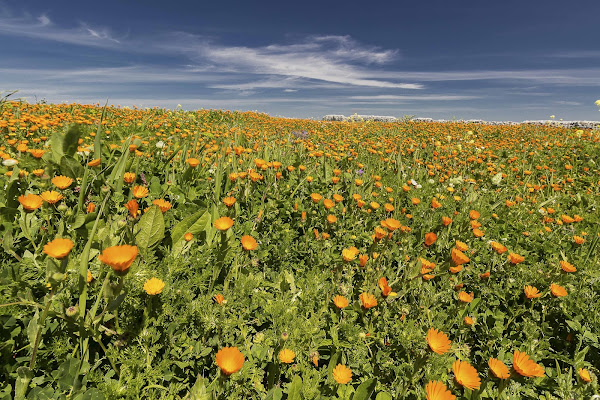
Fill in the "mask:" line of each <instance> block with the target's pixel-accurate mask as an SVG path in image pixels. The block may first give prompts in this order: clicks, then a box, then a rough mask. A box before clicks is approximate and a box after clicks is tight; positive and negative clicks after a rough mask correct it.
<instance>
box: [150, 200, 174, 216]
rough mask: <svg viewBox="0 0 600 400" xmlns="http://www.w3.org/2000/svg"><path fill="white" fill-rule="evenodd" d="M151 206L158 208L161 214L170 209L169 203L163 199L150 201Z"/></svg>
mask: <svg viewBox="0 0 600 400" xmlns="http://www.w3.org/2000/svg"><path fill="white" fill-rule="evenodd" d="M152 204H154V205H155V206H158V208H160V211H162V213H163V214H164V213H166V212H167V211H169V210H170V209H171V203H169V202H168V201H166V200H163V199H156V200H154V201H152Z"/></svg>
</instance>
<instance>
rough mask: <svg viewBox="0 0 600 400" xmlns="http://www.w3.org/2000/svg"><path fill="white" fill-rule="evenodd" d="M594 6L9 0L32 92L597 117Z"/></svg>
mask: <svg viewBox="0 0 600 400" xmlns="http://www.w3.org/2000/svg"><path fill="white" fill-rule="evenodd" d="M599 18H600V1H598V0H589V1H588V0H579V1H573V2H565V1H555V0H548V1H538V0H529V1H523V0H519V1H513V0H504V1H502V2H490V1H485V0H478V1H470V0H465V1H458V2H449V1H446V0H444V1H438V0H436V1H427V0H423V1H411V2H406V1H400V0H397V1H389V2H378V1H370V2H364V1H363V2H352V1H345V2H334V1H327V0H324V1H323V0H322V1H318V2H314V1H294V2H292V1H285V0H279V1H225V0H222V1H212V2H206V1H199V0H197V1H189V2H188V1H171V2H165V1H162V2H158V1H152V0H148V1H143V2H142V1H132V0H128V1H125V0H120V1H115V0H104V1H102V2H99V1H94V2H91V1H79V2H74V1H61V0H57V1H5V0H0V54H1V55H2V56H1V57H0V90H16V89H18V90H19V93H18V96H20V97H23V98H26V99H27V100H28V101H30V102H35V101H36V99H37V100H41V99H44V100H46V101H48V102H65V101H66V102H82V103H97V102H100V103H104V102H105V101H106V100H107V99H108V101H109V103H111V104H121V105H128V106H132V105H137V106H141V107H154V106H158V107H167V108H175V107H177V105H178V104H181V105H182V106H183V108H185V109H198V108H222V109H230V110H257V111H261V112H267V113H269V114H271V115H281V116H287V117H303V118H320V117H321V116H322V115H325V114H332V113H333V114H345V115H351V114H353V113H355V112H356V113H359V114H378V115H394V116H397V117H402V116H404V115H417V116H419V117H432V118H445V119H452V118H464V119H470V118H479V119H486V120H514V121H521V120H526V119H548V118H549V116H550V115H556V118H557V119H559V118H563V119H565V120H569V119H585V120H599V119H600V113H599V112H598V108H597V107H596V106H595V105H594V101H596V100H597V99H599V98H600V42H599V39H598V38H599V35H598V32H599V31H598V26H599V21H600V19H599Z"/></svg>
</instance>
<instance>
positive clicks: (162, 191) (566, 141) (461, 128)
mask: <svg viewBox="0 0 600 400" xmlns="http://www.w3.org/2000/svg"><path fill="white" fill-rule="evenodd" d="M2 107H3V110H4V111H3V114H2V115H3V116H2V117H1V119H0V122H1V123H0V130H2V132H3V133H4V136H3V138H2V139H1V140H2V141H3V142H2V144H1V146H3V150H2V154H6V157H4V156H3V158H7V157H11V158H14V159H18V164H17V165H14V166H10V167H9V166H6V167H5V166H3V167H2V168H3V170H2V172H3V173H6V172H10V173H9V174H8V175H0V181H2V182H1V183H2V185H3V187H4V188H5V190H4V191H2V193H0V238H2V248H1V250H0V255H1V257H0V399H4V398H6V399H9V398H22V399H41V398H49V399H63V398H68V399H78V400H84V399H88V400H95V399H121V398H124V399H138V398H152V399H154V398H156V399H160V398H165V399H198V400H209V399H211V400H212V399H214V400H216V399H265V398H266V399H273V400H280V399H281V400H283V399H288V400H291V399H306V400H308V399H338V400H342V399H344V400H366V399H375V400H390V399H396V398H397V399H424V398H425V397H426V393H425V387H426V385H427V384H428V382H429V381H433V380H436V381H441V382H443V383H444V384H445V385H446V387H447V388H448V390H450V391H451V392H452V393H453V394H454V395H456V396H457V397H458V398H461V399H502V398H506V399H508V398H519V399H539V398H544V399H567V398H589V397H591V396H593V395H594V394H597V393H598V375H599V374H600V371H599V370H598V365H600V356H599V354H600V339H599V336H598V335H600V301H599V300H600V297H599V293H600V279H599V278H598V271H599V268H600V260H599V258H598V255H597V249H598V242H599V241H600V236H599V233H600V232H599V231H598V228H597V227H598V225H599V224H600V219H599V216H598V213H597V212H596V211H597V209H598V208H599V207H600V204H599V202H598V198H599V195H600V192H599V189H598V188H599V187H600V186H599V184H598V176H599V175H598V173H599V171H598V169H597V166H596V164H595V163H594V162H593V160H594V159H597V158H598V156H600V148H599V141H598V138H599V137H598V136H597V135H596V134H594V133H593V132H583V133H581V132H579V133H576V132H571V131H567V130H563V129H560V128H557V127H552V126H549V127H533V126H519V127H498V126H494V127H492V126H490V127H488V126H484V125H476V124H444V125H442V124H435V123H430V124H428V123H421V122H416V121H404V122H402V123H389V124H387V123H374V122H369V123H364V122H360V121H354V122H344V123H327V124H324V123H321V122H314V121H301V120H283V119H272V118H270V117H268V116H265V115H262V114H253V113H239V112H225V111H212V110H210V111H209V110H203V111H198V112H183V111H180V110H177V111H175V112H171V111H165V110H125V109H120V108H114V107H104V108H101V107H83V106H73V105H69V106H67V105H64V106H63V105H60V106H59V105H36V106H31V105H23V104H20V103H16V102H6V103H4V104H3V105H2ZM32 116H35V117H36V118H31V117H32ZM46 118H52V119H51V121H52V122H53V124H50V123H49V122H50V120H48V123H46V124H44V123H43V121H45V119H46ZM38 120H39V121H42V122H35V121H38ZM406 120H408V118H406ZM4 121H6V124H4V123H3V122H4ZM11 121H18V123H17V122H11ZM57 121H59V122H58V123H57ZM73 121H78V125H71V123H72V122H73ZM42 138H46V139H42ZM23 140H27V143H22V141H23ZM23 144H26V145H27V146H29V148H35V149H40V150H44V151H45V154H44V155H43V156H42V158H41V159H39V158H35V157H33V155H32V154H31V153H30V152H27V151H26V150H25V149H24V148H23V147H22V145H23ZM45 144H48V146H47V147H46V146H45ZM19 146H20V147H19ZM92 147H93V149H92ZM19 148H20V150H19ZM92 154H93V156H92ZM92 158H94V159H97V158H101V164H100V165H98V166H96V167H92V166H89V165H88V163H89V162H90V161H91V159H92ZM190 158H195V159H197V160H198V165H197V166H196V165H195V164H194V163H189V162H188V161H187V160H188V159H190ZM192 165H194V166H192ZM40 170H41V171H42V172H40ZM34 171H36V173H34ZM125 172H131V173H133V174H135V179H134V181H133V182H132V183H126V182H124V179H123V175H124V173H125ZM11 173H12V174H11ZM61 174H62V175H66V176H70V177H72V178H73V179H74V183H73V184H72V185H71V186H70V187H69V188H67V189H58V188H57V187H56V186H54V185H53V184H52V181H51V178H52V177H54V176H57V175H61ZM9 175H10V176H9ZM357 180H360V181H357ZM135 186H142V187H145V188H147V189H148V194H147V195H146V196H143V195H142V196H139V197H138V198H136V197H135V196H134V193H133V192H134V191H133V188H134V187H135ZM388 188H389V189H388ZM50 190H54V191H57V192H59V193H60V194H61V195H62V199H60V200H58V201H57V203H56V204H50V203H49V202H48V201H45V202H43V204H42V205H41V206H40V207H39V208H36V209H34V210H27V209H25V208H24V206H23V205H21V203H20V202H19V196H21V195H24V194H27V193H34V194H38V195H41V194H42V193H44V192H46V191H50ZM313 193H314V194H319V195H321V196H322V199H321V200H319V201H314V200H313V198H311V194H313ZM336 196H341V198H338V197H336ZM225 197H232V198H234V199H235V202H234V204H231V203H229V204H227V205H226V204H224V202H223V198H225ZM315 198H316V197H315ZM434 199H435V200H436V202H439V204H440V207H439V208H433V206H432V204H433V200H434ZM130 200H135V201H136V202H137V205H138V206H139V211H140V213H139V214H132V213H130V211H129V210H128V209H126V208H125V207H124V204H125V203H127V202H128V201H130ZM157 200H159V201H160V202H159V203H160V204H163V206H164V210H165V211H164V212H163V211H161V208H160V207H159V206H158V205H155V204H154V202H155V201H157ZM324 200H328V202H327V203H325V201H324ZM362 202H364V203H362ZM92 203H93V205H94V207H91V208H88V207H90V204H92ZM92 209H93V210H92ZM471 210H475V211H478V212H479V213H480V216H479V217H477V218H474V217H472V216H471V215H470V211H471ZM224 216H226V217H229V218H231V219H232V220H233V221H234V224H233V226H232V227H231V228H229V229H227V230H226V231H220V230H219V228H218V227H216V226H215V221H216V220H217V218H219V217H224ZM328 216H335V221H334V220H333V219H331V218H330V219H328ZM442 217H447V218H451V219H452V221H451V222H450V223H448V224H446V223H445V222H444V220H443V219H442ZM565 217H569V218H565ZM575 217H577V218H576V219H575ZM387 218H393V219H394V220H395V221H397V222H398V223H399V225H400V227H398V228H393V227H391V225H389V224H388V223H387V222H384V223H382V221H386V219H387ZM392 222H393V221H392ZM477 224H481V226H480V227H479V228H478V229H481V231H482V233H483V236H481V235H478V234H476V231H475V230H474V229H475V226H476V225H477ZM221 228H222V227H221ZM376 228H377V230H376ZM380 232H383V235H382V236H381V239H376V237H377V236H375V235H377V234H379V233H380ZM430 232H434V233H436V235H437V239H436V241H435V243H433V244H430V245H429V246H426V245H425V244H424V240H425V235H426V234H427V233H430ZM188 233H189V234H191V239H190V236H189V235H188V236H187V238H186V234H188ZM245 235H248V236H251V237H252V238H254V239H255V240H256V241H257V246H256V248H253V249H244V247H243V246H242V242H241V239H242V237H243V236H245ZM576 236H577V237H580V238H582V239H584V240H585V241H584V242H581V244H577V243H576V241H575V237H576ZM55 238H70V239H71V240H72V241H73V244H74V246H73V248H72V249H71V250H70V253H69V255H68V256H65V257H64V258H60V257H58V258H53V256H52V255H49V254H47V253H48V251H45V250H44V248H45V246H46V245H47V244H48V243H49V242H51V241H52V240H54V239H55ZM188 239H189V240H188ZM457 241H460V242H463V243H464V244H465V245H466V246H467V247H468V249H467V250H465V251H464V254H465V255H466V256H467V257H468V258H469V262H468V263H466V264H465V265H463V268H462V269H461V270H460V271H458V270H456V265H455V264H453V261H452V256H451V252H452V249H453V248H455V247H457V246H458V245H459V244H458V243H457ZM491 241H495V242H498V243H501V244H502V245H504V246H506V248H507V252H506V253H503V254H499V253H498V251H497V250H494V248H493V247H492V246H491V244H490V242H491ZM125 244H127V245H136V246H137V247H138V250H139V254H138V255H137V257H135V258H134V259H132V260H128V253H127V250H123V249H122V250H121V252H120V253H118V254H117V255H113V256H112V258H110V257H108V256H106V255H103V256H102V257H100V258H102V259H103V260H104V261H103V262H101V261H100V259H99V257H98V256H99V255H101V254H103V253H104V252H105V251H106V250H107V249H108V248H111V247H113V246H119V245H125ZM352 247H355V248H356V249H357V252H358V254H356V257H355V258H354V259H352V257H350V259H348V256H347V254H348V253H347V252H345V253H344V252H343V251H344V250H348V249H350V248H352ZM511 252H512V253H516V254H519V255H521V256H523V257H524V260H523V262H521V263H511V262H510V261H509V259H508V257H507V255H508V254H509V253H511ZM350 253H351V254H353V253H352V252H350ZM344 257H346V261H345V260H344ZM361 257H363V258H361ZM364 257H366V258H364ZM109 258H110V259H109ZM363 260H364V262H363ZM127 261H131V262H129V263H128V262H127ZM427 261H429V262H431V263H434V264H435V266H434V267H432V270H431V271H424V270H423V268H424V266H425V265H426V262H427ZM561 261H563V262H564V261H567V262H569V263H570V264H572V265H573V266H575V267H576V269H577V270H576V271H575V272H565V271H564V270H563V268H562V267H561ZM125 265H126V267H125ZM88 272H89V275H88ZM487 273H489V275H487ZM382 277H385V278H386V280H387V285H388V287H389V290H388V289H387V288H386V287H385V285H384V284H383V283H382V281H380V278H382ZM152 278H157V279H159V280H160V282H162V283H164V287H162V286H160V285H155V286H152V285H151V283H152V282H156V280H153V279H152ZM552 284H558V285H560V286H561V287H563V288H564V289H565V290H566V292H567V295H566V296H563V297H559V296H557V295H556V294H553V292H552V289H551V285H552ZM526 285H531V286H535V287H536V288H538V289H539V291H540V293H541V297H539V298H534V299H530V298H527V297H526V295H525V293H524V287H525V286H526ZM388 291H390V293H388ZM460 292H465V294H470V293H472V296H473V300H472V301H470V302H468V303H465V302H461V301H459V293H460ZM363 293H369V294H372V295H373V296H374V297H375V299H376V300H377V305H375V306H373V307H366V306H365V305H364V304H363V303H362V301H361V297H360V296H361V294H363ZM337 295H340V296H344V297H345V298H346V299H347V300H348V302H349V304H348V306H347V307H344V308H341V309H340V308H338V307H336V305H335V304H334V303H333V298H334V297H335V296H337ZM463 298H464V297H463ZM467 317H468V318H470V320H469V319H466V320H465V318H467ZM467 322H469V323H467ZM471 322H472V323H471ZM432 327H433V328H435V329H437V330H440V331H442V332H444V333H445V334H446V335H448V337H449V339H450V340H451V342H452V345H451V348H450V350H449V351H447V352H445V353H443V354H437V353H434V352H432V351H431V349H430V347H429V346H428V343H427V340H426V336H427V332H428V330H429V328H432ZM233 346H235V347H237V348H238V349H239V350H240V351H241V352H242V354H243V356H244V363H243V365H242V366H241V368H240V369H239V371H236V372H234V373H232V374H230V375H225V373H224V372H221V371H220V369H219V366H218V365H216V354H217V352H218V351H219V350H221V349H223V348H224V347H233ZM283 349H289V350H292V351H293V352H294V354H295V357H294V360H293V362H291V363H286V362H283V361H282V360H280V358H279V356H278V355H279V353H280V352H281V351H282V350H283ZM515 350H519V351H523V352H525V353H527V354H528V355H529V356H530V357H531V359H532V360H534V361H535V362H536V363H537V364H539V365H541V366H542V367H543V368H544V371H545V373H544V376H543V377H538V378H528V377H523V376H521V375H520V374H519V373H518V372H516V370H515V369H514V368H512V367H513V359H512V357H513V354H514V352H515ZM491 358H496V359H499V360H501V361H502V362H504V363H505V364H506V365H507V366H508V367H509V368H510V369H511V377H510V379H508V380H505V381H501V380H499V379H498V378H496V377H495V376H494V374H493V373H492V372H491V371H490V369H489V366H488V361H489V360H490V359H491ZM457 359H460V360H465V361H468V362H469V363H470V364H471V365H472V366H473V367H474V368H475V369H476V370H477V372H478V376H479V378H480V379H481V386H480V388H479V389H477V390H473V391H471V390H468V389H465V388H463V387H462V386H461V385H460V384H459V383H458V382H457V381H456V379H455V374H454V372H453V371H452V363H453V362H454V361H455V360H457ZM339 364H341V365H343V366H346V367H347V368H349V369H350V370H351V371H352V378H351V380H350V381H349V382H348V383H345V384H342V383H338V382H337V381H336V380H335V378H334V376H333V370H334V369H335V368H336V367H337V366H338V365H339ZM581 369H586V370H587V371H589V373H590V376H591V382H590V383H585V382H584V381H583V379H582V377H581V375H580V373H579V371H580V370H581Z"/></svg>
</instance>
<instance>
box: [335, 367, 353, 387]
mask: <svg viewBox="0 0 600 400" xmlns="http://www.w3.org/2000/svg"><path fill="white" fill-rule="evenodd" d="M333 379H335V381H336V382H337V383H340V384H342V385H345V384H346V383H349V382H350V381H352V370H351V369H350V368H348V367H346V366H345V365H343V364H338V365H337V366H336V367H335V368H334V369H333Z"/></svg>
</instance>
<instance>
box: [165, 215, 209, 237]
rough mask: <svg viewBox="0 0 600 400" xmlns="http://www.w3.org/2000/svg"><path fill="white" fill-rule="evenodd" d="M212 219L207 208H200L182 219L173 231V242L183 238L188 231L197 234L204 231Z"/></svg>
mask: <svg viewBox="0 0 600 400" xmlns="http://www.w3.org/2000/svg"><path fill="white" fill-rule="evenodd" d="M208 221H210V214H209V213H208V211H206V210H200V211H197V212H195V213H194V214H192V215H190V216H189V217H187V218H184V219H183V220H181V221H180V222H179V223H178V224H177V225H175V228H173V231H172V232H171V241H172V242H173V244H175V243H177V242H178V241H180V240H182V239H183V237H184V236H185V234H186V233H187V232H189V233H191V234H192V235H197V234H199V233H200V232H204V230H205V229H206V223H207V222H208Z"/></svg>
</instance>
